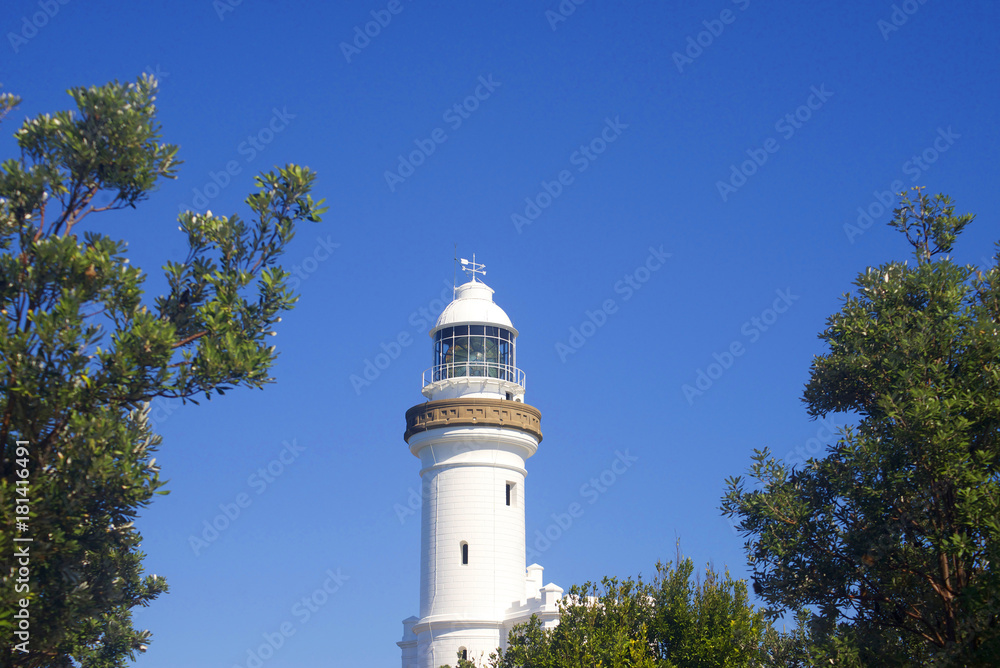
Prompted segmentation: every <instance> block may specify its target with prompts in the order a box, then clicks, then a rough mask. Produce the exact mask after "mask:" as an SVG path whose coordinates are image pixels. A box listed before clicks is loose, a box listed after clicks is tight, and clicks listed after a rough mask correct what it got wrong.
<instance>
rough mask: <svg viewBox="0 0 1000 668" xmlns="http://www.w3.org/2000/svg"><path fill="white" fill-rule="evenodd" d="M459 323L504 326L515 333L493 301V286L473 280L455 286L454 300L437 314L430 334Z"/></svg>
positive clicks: (501, 310) (512, 326) (432, 334)
mask: <svg viewBox="0 0 1000 668" xmlns="http://www.w3.org/2000/svg"><path fill="white" fill-rule="evenodd" d="M459 324H461V325H464V324H477V325H494V326H499V327H505V328H507V329H509V330H511V331H512V332H514V334H515V335H517V330H516V329H514V325H513V323H511V321H510V318H508V317H507V314H506V313H504V311H503V309H502V308H500V307H499V306H497V305H496V304H495V303H493V288H491V287H490V286H488V285H486V284H485V283H480V282H479V281H475V280H473V281H469V282H468V283H465V284H464V285H460V286H458V287H457V288H455V299H454V301H452V302H451V303H450V304H448V305H447V306H446V307H445V309H444V311H442V312H441V315H440V316H438V319H437V324H436V325H435V326H434V329H432V330H431V332H430V334H431V336H434V334H435V333H436V332H437V331H438V330H439V329H441V328H442V327H448V326H450V325H459Z"/></svg>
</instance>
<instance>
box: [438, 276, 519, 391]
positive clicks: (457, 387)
mask: <svg viewBox="0 0 1000 668" xmlns="http://www.w3.org/2000/svg"><path fill="white" fill-rule="evenodd" d="M430 336H431V339H432V340H433V341H434V357H433V366H431V368H430V369H428V370H427V371H425V372H424V378H423V383H424V388H423V394H424V396H426V397H427V398H428V399H452V398H457V397H476V396H478V397H491V398H499V399H508V400H511V401H523V400H524V372H523V371H521V370H520V369H518V368H517V346H516V340H517V330H516V329H515V328H514V325H513V324H512V323H511V321H510V318H508V317H507V314H506V313H504V311H503V309H502V308H500V307H499V306H497V305H496V304H495V303H494V302H493V289H492V288H490V287H489V286H488V285H486V284H485V283H482V282H480V281H477V280H475V277H473V279H472V280H471V281H469V282H468V283H465V284H464V285H460V286H458V287H457V288H455V299H454V300H453V301H452V302H451V303H450V304H448V306H447V307H445V309H444V311H443V312H442V313H441V315H440V316H439V317H438V320H437V324H436V325H435V326H434V328H433V329H432V330H431V331H430Z"/></svg>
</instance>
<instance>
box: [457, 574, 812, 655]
mask: <svg viewBox="0 0 1000 668" xmlns="http://www.w3.org/2000/svg"><path fill="white" fill-rule="evenodd" d="M780 642H781V639H780V638H779V637H778V634H776V633H774V632H773V630H772V629H771V627H770V625H769V624H768V623H767V621H766V619H765V617H764V614H763V612H761V611H758V610H755V609H754V607H753V606H752V605H751V604H750V603H749V599H748V592H747V585H746V582H744V581H742V580H734V579H733V578H732V577H730V575H729V573H728V572H725V573H724V574H719V573H717V572H716V571H715V570H714V569H712V568H711V567H708V568H706V569H705V571H704V574H703V575H697V576H696V575H695V568H694V563H693V562H692V561H691V560H690V559H682V558H680V557H678V562H677V564H676V567H675V566H674V564H673V563H672V562H671V563H666V564H662V563H660V564H657V566H656V575H655V576H654V578H653V581H652V582H644V581H643V580H642V578H637V579H632V578H628V579H626V580H618V579H617V578H611V577H607V578H604V579H603V580H602V582H601V583H600V584H595V583H591V582H588V583H586V584H584V585H582V586H574V587H572V588H571V589H570V590H569V592H568V593H567V595H566V596H565V597H564V598H563V600H562V601H561V602H560V619H559V624H558V626H556V627H554V628H551V629H545V628H543V626H542V623H541V621H539V619H538V618H537V617H534V616H533V617H532V618H531V620H530V621H529V622H526V623H524V624H521V625H518V626H516V627H515V628H514V629H513V630H512V631H511V632H510V635H509V638H508V642H507V648H506V649H505V650H503V651H498V652H497V653H496V654H494V655H493V656H492V657H491V659H490V662H489V664H488V665H489V666H490V667H491V668H515V667H523V668H578V667H580V666H588V667H592V666H606V667H607V668H718V667H726V668H729V667H732V668H736V667H740V666H753V665H757V662H758V661H759V660H762V659H764V658H766V656H767V655H768V653H773V652H774V651H775V648H777V646H778V645H779V644H780ZM783 656H784V655H783ZM474 665H475V664H474V663H472V662H471V661H465V662H460V663H459V664H458V666H459V668H471V666H474ZM774 665H779V664H774ZM780 665H785V666H791V665H794V664H791V663H786V664H780Z"/></svg>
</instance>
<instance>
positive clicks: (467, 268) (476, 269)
mask: <svg viewBox="0 0 1000 668" xmlns="http://www.w3.org/2000/svg"><path fill="white" fill-rule="evenodd" d="M462 271H464V272H465V273H467V274H468V275H469V276H472V280H473V281H475V280H476V274H481V275H483V276H485V275H486V265H485V264H477V263H476V254H475V253H473V254H472V262H469V261H468V260H466V259H465V258H462Z"/></svg>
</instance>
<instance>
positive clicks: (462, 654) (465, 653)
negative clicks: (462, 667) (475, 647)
mask: <svg viewBox="0 0 1000 668" xmlns="http://www.w3.org/2000/svg"><path fill="white" fill-rule="evenodd" d="M458 658H460V659H461V660H462V661H468V660H469V650H467V649H465V648H464V647H459V648H458Z"/></svg>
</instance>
